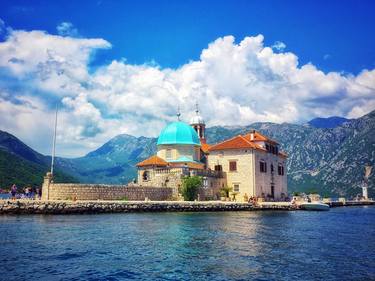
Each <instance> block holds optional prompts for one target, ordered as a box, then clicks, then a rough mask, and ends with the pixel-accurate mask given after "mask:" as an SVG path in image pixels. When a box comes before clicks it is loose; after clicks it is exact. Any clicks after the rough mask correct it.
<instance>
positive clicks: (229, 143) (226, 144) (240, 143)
mask: <svg viewBox="0 0 375 281" xmlns="http://www.w3.org/2000/svg"><path fill="white" fill-rule="evenodd" d="M257 141H265V142H268V143H271V144H278V143H277V142H276V141H274V140H272V139H270V138H267V137H266V136H264V135H262V134H260V133H258V132H255V133H254V139H253V140H251V133H249V134H246V135H243V136H242V135H238V136H236V137H233V138H231V139H228V140H225V141H223V142H221V143H218V144H216V145H212V146H211V147H210V148H209V151H215V150H226V149H241V148H242V149H256V150H259V151H263V152H267V150H266V149H264V148H263V147H262V146H260V145H259V144H258V143H257ZM279 155H280V156H282V157H288V156H287V154H286V153H284V152H281V151H280V152H279Z"/></svg>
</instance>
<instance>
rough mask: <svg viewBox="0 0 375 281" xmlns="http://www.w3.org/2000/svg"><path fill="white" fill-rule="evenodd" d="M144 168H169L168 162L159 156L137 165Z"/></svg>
mask: <svg viewBox="0 0 375 281" xmlns="http://www.w3.org/2000/svg"><path fill="white" fill-rule="evenodd" d="M144 166H168V162H166V161H165V160H164V159H162V158H160V157H159V156H157V155H154V156H151V157H150V158H147V159H146V160H143V161H142V162H139V163H138V164H137V167H144Z"/></svg>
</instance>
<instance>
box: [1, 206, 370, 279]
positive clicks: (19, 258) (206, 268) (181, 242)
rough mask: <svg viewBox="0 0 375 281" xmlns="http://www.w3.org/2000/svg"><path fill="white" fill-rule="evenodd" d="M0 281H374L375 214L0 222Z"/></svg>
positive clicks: (362, 210) (342, 211) (343, 211)
mask: <svg viewBox="0 0 375 281" xmlns="http://www.w3.org/2000/svg"><path fill="white" fill-rule="evenodd" d="M0 252H1V255H0V279H1V280H127V279H134V280H144V279H147V280H322V279H324V280H375V207H347V208H335V209H331V210H330V211H329V212H303V211H299V212H281V211H279V212H226V213H152V214H151V213H144V214H103V215H58V216H52V215H50V216H46V215H32V216H0Z"/></svg>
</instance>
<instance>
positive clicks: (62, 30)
mask: <svg viewBox="0 0 375 281" xmlns="http://www.w3.org/2000/svg"><path fill="white" fill-rule="evenodd" d="M56 30H57V33H58V34H59V35H61V36H70V37H77V36H78V35H79V33H78V29H77V28H75V27H74V25H73V24H72V23H71V22H67V21H63V22H61V23H60V24H59V25H57V26H56Z"/></svg>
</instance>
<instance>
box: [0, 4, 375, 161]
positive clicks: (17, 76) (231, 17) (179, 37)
mask: <svg viewBox="0 0 375 281" xmlns="http://www.w3.org/2000/svg"><path fill="white" fill-rule="evenodd" d="M374 14H375V2H374V1H350V0H347V1H307V0H306V1H250V0H248V1H239V0H235V1H229V0H228V1H222V0H216V1H189V0H188V1H157V0H155V1H151V0H149V1H105V0H99V1H17V0H15V1H4V0H3V1H1V2H0V130H4V131H7V132H10V133H12V134H14V135H16V136H17V137H18V138H20V139H21V140H22V141H24V142H25V143H26V144H28V145H30V146H31V147H32V148H34V149H36V150H37V151H39V152H41V153H44V154H50V151H51V140H52V134H53V120H54V117H53V116H54V110H55V107H56V105H58V107H59V118H58V120H59V122H58V139H57V155H59V156H64V157H79V156H83V155H85V154H86V153H88V152H89V151H92V150H93V149H95V148H97V147H99V146H100V145H102V144H103V143H104V142H106V141H108V140H109V139H111V138H112V137H114V136H116V135H118V134H122V133H126V134H130V135H134V136H141V135H143V136H153V137H156V136H157V135H158V134H159V132H160V130H161V129H162V128H163V127H164V126H165V125H166V124H168V123H169V122H173V121H175V120H176V111H177V107H180V109H181V114H182V119H183V120H184V121H186V122H188V121H189V119H190V118H191V117H192V116H193V115H194V114H195V113H194V108H195V106H194V104H195V103H196V102H198V103H199V107H200V110H201V114H202V116H203V117H204V119H205V120H206V123H207V126H215V125H248V124H251V123H253V122H276V123H283V122H289V123H304V122H306V121H308V120H310V119H312V118H315V117H328V116H343V117H347V118H357V117H360V116H362V115H364V114H366V113H368V112H370V111H371V110H374V109H375V37H374V36H373V27H374V26H375V17H374V16H373V15H374Z"/></svg>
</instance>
